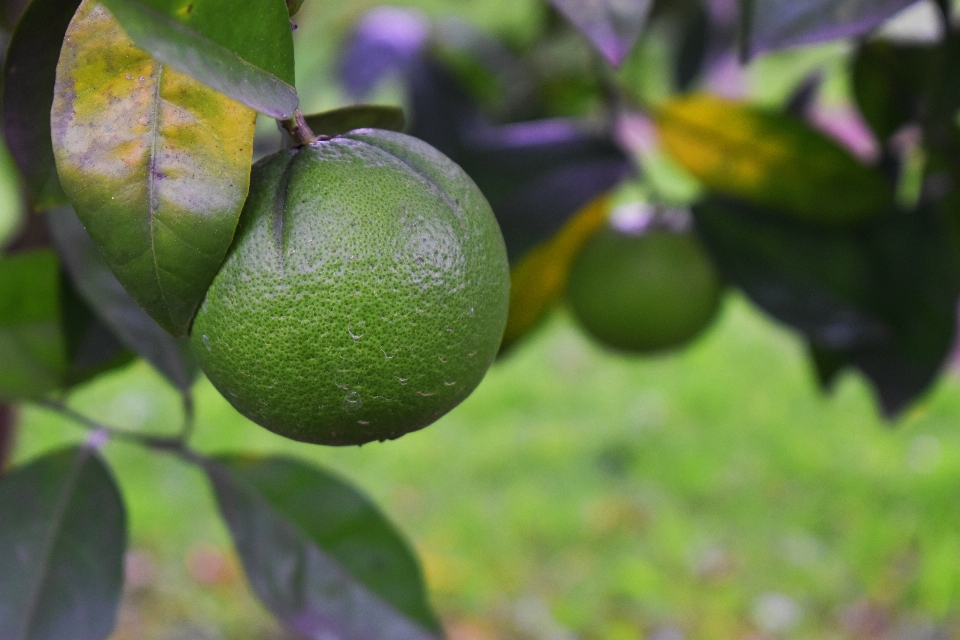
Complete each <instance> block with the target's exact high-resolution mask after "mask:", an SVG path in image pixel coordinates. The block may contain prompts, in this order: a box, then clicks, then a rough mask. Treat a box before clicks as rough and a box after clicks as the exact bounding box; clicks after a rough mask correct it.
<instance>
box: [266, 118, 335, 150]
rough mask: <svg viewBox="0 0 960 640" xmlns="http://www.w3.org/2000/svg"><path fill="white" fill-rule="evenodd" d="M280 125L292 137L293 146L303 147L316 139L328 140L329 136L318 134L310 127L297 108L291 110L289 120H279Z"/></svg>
mask: <svg viewBox="0 0 960 640" xmlns="http://www.w3.org/2000/svg"><path fill="white" fill-rule="evenodd" d="M278 122H279V123H280V126H281V127H283V129H284V130H285V131H286V132H287V133H288V134H290V137H291V138H293V142H294V148H298V149H299V148H300V147H304V146H306V145H308V144H313V143H314V142H317V141H318V140H329V139H330V136H318V135H316V134H314V133H313V130H312V129H310V125H309V124H307V120H306V118H304V117H303V112H302V111H300V109H297V110H295V111H294V112H293V117H292V118H290V119H289V120H279V121H278Z"/></svg>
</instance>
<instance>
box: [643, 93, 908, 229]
mask: <svg viewBox="0 0 960 640" xmlns="http://www.w3.org/2000/svg"><path fill="white" fill-rule="evenodd" d="M657 127H658V131H659V134H660V141H661V143H662V145H663V147H664V149H666V151H667V152H668V153H669V154H670V155H671V156H672V157H673V158H674V159H675V160H677V161H678V162H679V163H680V165H681V166H682V167H683V168H684V169H686V170H687V171H689V172H690V173H691V174H693V176H694V177H696V178H697V179H698V180H700V182H702V183H703V185H704V186H705V187H706V188H707V189H708V190H711V191H714V192H717V193H722V194H726V195H730V196H735V197H738V198H742V199H744V200H747V201H749V202H753V203H755V204H759V205H764V206H766V207H770V208H771V212H773V213H776V212H780V213H782V214H783V215H788V216H790V217H793V218H795V219H798V220H804V221H807V222H813V223H818V224H824V225H838V226H840V225H848V224H853V223H857V222H861V221H863V220H866V219H869V218H871V217H873V216H875V215H876V214H877V213H878V212H879V211H881V210H883V209H885V208H889V207H890V206H892V204H893V201H894V194H893V189H892V188H891V187H890V186H889V185H888V184H887V182H886V181H885V180H884V179H883V177H882V176H881V175H880V173H879V172H877V171H875V170H873V169H871V168H869V167H867V166H865V165H863V164H861V163H860V162H859V161H858V160H857V159H856V158H854V157H853V156H852V155H851V154H850V153H849V152H848V151H846V150H845V149H844V148H842V147H841V146H840V145H839V144H838V143H836V142H834V141H833V140H831V139H829V138H827V137H826V136H824V135H823V134H821V133H819V132H817V131H814V130H813V129H811V128H809V127H808V126H807V125H806V124H804V123H803V122H802V121H800V120H798V119H796V118H794V117H793V116H789V115H786V114H781V113H777V112H772V111H766V110H763V109H759V108H756V107H752V106H748V105H745V104H741V103H737V102H733V101H729V100H724V99H722V98H718V97H715V96H710V95H706V94H698V95H692V96H689V97H683V98H678V99H675V100H672V101H670V102H668V103H667V104H666V105H665V106H664V107H663V108H662V109H661V110H660V111H659V112H658V113H657Z"/></svg>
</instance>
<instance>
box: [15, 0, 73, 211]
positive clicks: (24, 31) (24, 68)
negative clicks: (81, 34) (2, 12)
mask: <svg viewBox="0 0 960 640" xmlns="http://www.w3.org/2000/svg"><path fill="white" fill-rule="evenodd" d="M79 5H80V0H36V1H35V2H31V3H30V4H29V5H28V7H27V10H26V11H25V12H24V14H23V16H22V17H21V19H20V21H19V22H18V23H17V27H16V29H15V30H14V32H13V35H12V36H11V38H10V44H9V46H8V49H7V57H6V59H5V60H4V66H3V134H4V138H5V139H6V141H7V146H8V147H9V149H10V153H11V154H12V155H13V157H14V159H15V160H16V161H17V166H18V167H19V168H20V172H21V173H22V174H23V178H24V181H25V182H26V187H27V190H28V192H29V194H30V199H31V201H32V204H33V205H34V206H35V207H36V208H38V209H40V210H43V209H47V208H50V207H54V206H58V205H62V204H66V196H64V194H63V190H62V189H61V188H60V181H59V179H58V178H57V167H56V164H55V163H54V159H53V145H52V143H51V141H50V108H51V106H52V105H53V86H54V82H55V80H56V73H57V60H59V59H60V47H61V45H62V44H63V36H64V34H65V33H66V31H67V25H69V24H70V19H71V18H72V17H73V14H74V13H75V12H76V10H77V7H78V6H79Z"/></svg>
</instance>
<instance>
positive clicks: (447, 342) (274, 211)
mask: <svg viewBox="0 0 960 640" xmlns="http://www.w3.org/2000/svg"><path fill="white" fill-rule="evenodd" d="M509 283H510V276H509V268H508V265H507V255H506V249H505V247H504V243H503V237H502V235H501V233H500V228H499V227H498V225H497V222H496V220H495V218H494V216H493V212H492V211H491V210H490V206H489V205H488V204H487V201H486V200H485V199H484V197H483V195H482V194H481V193H480V191H479V189H478V188H477V187H476V185H475V184H474V183H473V182H472V181H471V180H470V178H469V177H468V176H467V175H466V174H465V173H464V172H463V171H462V170H461V169H460V168H459V167H458V166H457V165H456V164H454V163H453V162H452V161H450V160H449V159H448V158H446V157H445V156H443V155H442V154H441V153H440V152H438V151H436V150H435V149H434V148H433V147H430V146H429V145H427V144H426V143H424V142H421V141H419V140H417V139H415V138H412V137H409V136H405V135H403V134H399V133H392V132H387V131H381V130H376V129H360V130H357V131H353V132H350V133H348V134H345V135H342V136H338V137H335V138H333V139H330V140H323V141H318V142H315V143H312V144H309V145H306V146H303V147H301V148H299V149H290V150H285V151H281V152H279V153H277V154H275V155H272V156H270V157H268V158H265V159H263V160H261V161H260V162H258V163H257V164H255V165H254V168H253V174H252V177H251V186H250V195H249V197H248V199H247V203H246V205H245V207H244V210H243V213H242V215H241V217H240V224H239V226H238V228H237V233H236V238H235V240H234V243H233V246H232V247H231V249H230V251H229V253H228V255H227V258H226V261H225V262H224V264H223V267H222V268H221V270H220V272H219V273H218V274H217V276H216V278H215V279H214V281H213V283H212V284H211V286H210V289H209V290H208V292H207V295H206V298H205V299H204V301H203V303H202V304H201V307H200V309H199V311H198V312H197V315H196V318H195V319H194V323H193V327H192V330H191V343H192V345H193V349H194V351H195V352H196V354H197V357H198V360H199V363H200V366H201V368H202V369H203V371H204V372H205V373H206V374H207V376H208V377H209V378H210V380H211V381H212V382H213V384H214V386H216V387H217V389H219V390H220V392H221V393H222V394H223V395H224V396H225V397H226V398H227V400H229V401H230V402H231V404H233V406H234V407H236V408H237V409H238V410H239V411H240V412H241V413H242V414H244V415H245V416H247V417H248V418H250V419H251V420H253V421H254V422H256V423H258V424H260V425H261V426H263V427H266V428H267V429H270V430H271V431H274V432H276V433H279V434H281V435H283V436H286V437H288V438H292V439H294V440H300V441H305V442H313V443H318V444H328V445H350V444H363V443H365V442H370V441H373V440H386V439H393V438H397V437H399V436H402V435H403V434H405V433H408V432H410V431H414V430H416V429H419V428H421V427H424V426H426V425H428V424H430V423H431V422H433V421H435V420H436V419H437V418H439V417H440V416H442V415H443V414H445V413H447V412H448V411H450V409H452V408H453V407H455V406H456V405H457V404H459V403H460V402H461V401H462V400H463V399H464V398H466V397H467V395H469V394H470V392H471V391H473V389H474V388H476V386H477V385H478V384H479V383H480V381H481V379H482V378H483V376H484V374H485V373H486V371H487V369H488V368H489V366H490V364H491V363H492V362H493V360H494V357H495V356H496V353H497V350H498V348H499V345H500V339H501V337H502V335H503V329H504V326H505V324H506V318H507V305H508V299H509V286H510V285H509Z"/></svg>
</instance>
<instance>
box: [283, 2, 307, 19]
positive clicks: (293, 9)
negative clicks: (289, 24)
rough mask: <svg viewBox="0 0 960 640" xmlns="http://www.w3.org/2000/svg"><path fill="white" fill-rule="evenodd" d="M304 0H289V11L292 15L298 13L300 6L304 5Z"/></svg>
mask: <svg viewBox="0 0 960 640" xmlns="http://www.w3.org/2000/svg"><path fill="white" fill-rule="evenodd" d="M303 2H304V0H287V11H288V12H289V14H290V17H291V18H292V17H293V16H295V15H297V12H298V11H300V7H302V6H303Z"/></svg>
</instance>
